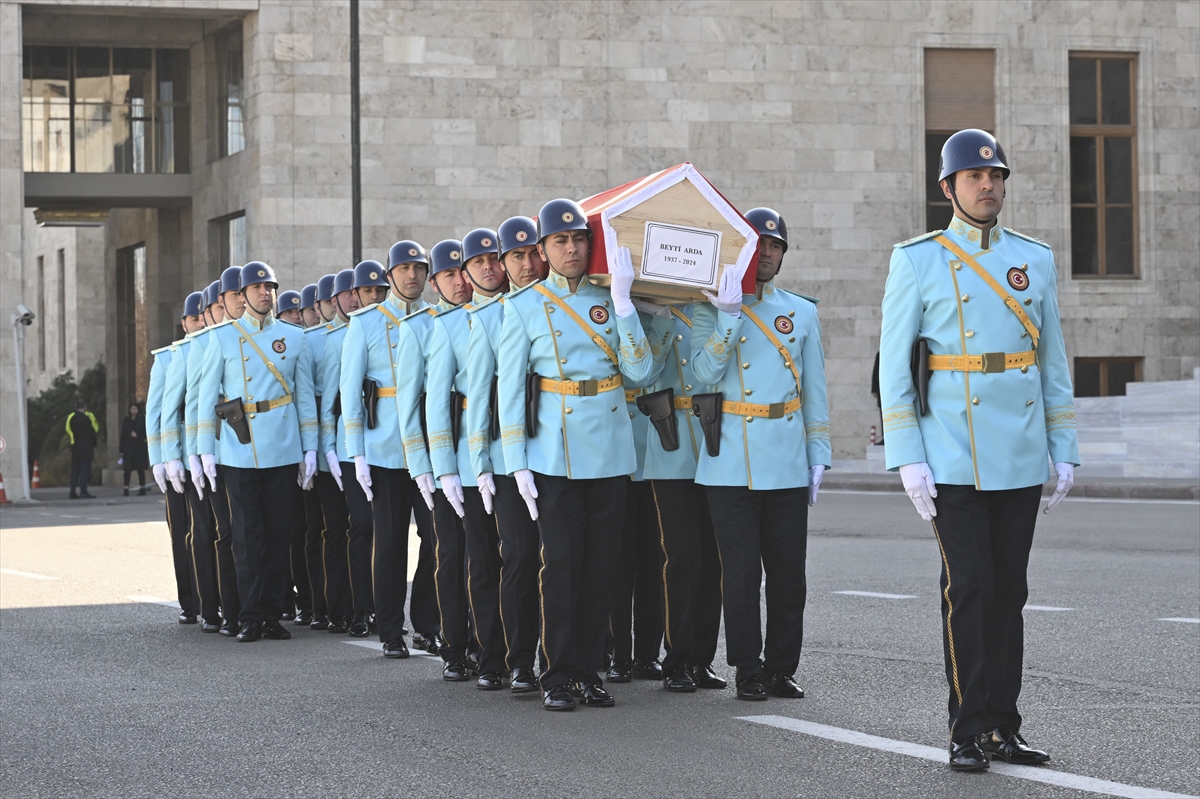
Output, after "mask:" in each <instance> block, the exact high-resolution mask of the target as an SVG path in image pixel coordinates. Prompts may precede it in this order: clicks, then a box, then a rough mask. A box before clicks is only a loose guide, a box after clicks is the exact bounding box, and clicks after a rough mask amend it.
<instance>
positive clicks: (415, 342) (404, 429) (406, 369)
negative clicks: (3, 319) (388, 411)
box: [396, 300, 458, 487]
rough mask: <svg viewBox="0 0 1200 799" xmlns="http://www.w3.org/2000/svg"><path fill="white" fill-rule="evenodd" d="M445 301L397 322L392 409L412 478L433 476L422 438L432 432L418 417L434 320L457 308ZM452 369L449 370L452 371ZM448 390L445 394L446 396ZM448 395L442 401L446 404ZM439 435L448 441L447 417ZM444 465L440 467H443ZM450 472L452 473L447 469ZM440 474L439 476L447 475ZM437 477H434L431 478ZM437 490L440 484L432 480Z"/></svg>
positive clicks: (422, 409)
mask: <svg viewBox="0 0 1200 799" xmlns="http://www.w3.org/2000/svg"><path fill="white" fill-rule="evenodd" d="M457 307H458V306H457V305H451V304H450V303H448V302H446V301H445V300H441V301H440V302H438V304H437V305H436V306H425V307H424V308H422V309H420V310H418V311H417V312H416V313H412V314H409V315H408V316H406V317H405V318H404V319H402V320H401V325H400V329H399V331H398V333H399V335H398V341H399V344H398V345H397V349H398V350H399V353H400V356H399V361H398V364H399V365H398V366H397V372H398V373H399V374H401V375H404V378H403V379H402V380H401V381H400V388H399V390H398V391H397V393H396V406H397V408H398V409H399V413H400V435H401V439H402V441H403V445H404V457H405V459H406V461H407V462H408V470H409V473H410V474H412V475H419V474H430V473H433V471H434V469H433V462H432V460H431V459H430V456H429V448H428V446H427V445H426V440H425V439H426V435H427V434H428V435H429V436H430V437H432V433H433V430H432V429H431V428H430V427H429V425H430V424H432V422H431V421H430V420H428V419H426V423H425V428H424V429H422V427H421V417H422V416H423V415H424V414H425V413H427V406H428V399H427V397H426V396H425V395H426V392H427V389H426V381H427V378H428V374H427V371H428V366H429V364H430V363H431V360H430V355H429V348H430V345H431V342H432V339H433V323H434V320H435V319H436V318H437V317H438V316H439V315H441V314H443V313H448V312H450V311H453V310H455V309H456V308H457ZM452 368H453V367H452ZM449 390H450V389H449V388H448V387H447V388H446V391H447V392H449ZM449 400H450V397H449V393H447V394H446V401H447V402H449ZM443 424H444V425H445V429H444V431H443V435H445V436H446V437H447V440H448V438H449V435H450V433H449V430H450V427H449V424H450V422H449V416H446V417H445V421H444V423H443ZM443 465H444V464H443ZM451 471H454V470H453V469H451ZM449 473H450V472H442V473H440V474H449ZM436 476H438V475H436V474H435V477H436ZM434 482H435V484H436V485H437V486H438V487H441V481H440V480H435V481H434Z"/></svg>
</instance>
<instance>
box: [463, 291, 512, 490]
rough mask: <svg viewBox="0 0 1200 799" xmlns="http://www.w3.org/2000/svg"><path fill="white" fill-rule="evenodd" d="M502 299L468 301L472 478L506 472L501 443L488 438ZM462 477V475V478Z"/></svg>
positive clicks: (466, 416)
mask: <svg viewBox="0 0 1200 799" xmlns="http://www.w3.org/2000/svg"><path fill="white" fill-rule="evenodd" d="M504 302H505V300H504V298H503V297H497V298H492V297H485V296H483V295H482V294H476V295H475V298H474V299H473V300H472V301H471V305H472V306H473V307H472V308H471V310H470V311H468V313H469V314H470V315H471V335H470V337H469V338H468V339H467V410H466V412H465V413H463V427H464V428H465V429H466V431H467V448H468V449H469V450H470V452H469V454H470V460H471V474H472V475H473V476H474V477H475V479H476V480H478V479H479V475H481V474H483V473H484V472H491V473H494V474H508V472H507V471H506V470H505V468H504V444H503V443H501V439H500V438H499V437H497V438H496V440H495V441H493V440H492V437H491V430H490V426H491V420H492V413H491V401H492V380H493V379H494V378H495V377H496V348H497V347H498V346H499V345H500V328H501V326H502V325H503V324H504ZM463 479H464V480H465V479H466V478H465V477H464V478H463Z"/></svg>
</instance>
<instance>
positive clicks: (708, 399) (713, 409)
mask: <svg viewBox="0 0 1200 799" xmlns="http://www.w3.org/2000/svg"><path fill="white" fill-rule="evenodd" d="M724 398H725V395H724V394H722V393H721V392H720V391H718V392H716V393H714V394H693V395H692V412H693V413H694V414H696V416H698V417H700V429H701V430H703V431H704V445H705V447H707V448H708V455H709V457H712V458H715V457H717V456H718V455H720V454H721V403H722V401H723V400H724Z"/></svg>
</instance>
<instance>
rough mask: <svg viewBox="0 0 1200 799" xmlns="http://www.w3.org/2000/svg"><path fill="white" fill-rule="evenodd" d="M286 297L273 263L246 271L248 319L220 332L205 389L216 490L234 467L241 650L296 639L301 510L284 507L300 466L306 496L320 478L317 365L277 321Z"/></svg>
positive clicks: (205, 432) (206, 439)
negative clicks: (293, 571) (296, 545)
mask: <svg viewBox="0 0 1200 799" xmlns="http://www.w3.org/2000/svg"><path fill="white" fill-rule="evenodd" d="M277 287H278V281H276V279H275V273H274V271H273V270H272V269H271V267H269V266H267V265H266V264H265V263H262V262H261V261H251V262H250V263H248V264H246V265H245V266H244V267H242V276H241V293H242V296H243V297H244V299H245V311H246V313H245V316H244V317H243V318H242V319H240V320H232V321H230V322H229V323H228V324H225V325H221V326H219V327H217V328H216V329H215V330H214V331H213V334H212V337H211V340H210V341H209V344H208V346H207V347H206V348H205V353H204V369H203V372H202V374H201V379H200V391H199V423H198V425H197V449H198V450H199V451H200V457H201V462H202V464H203V467H204V472H205V474H206V475H207V476H208V477H209V480H210V485H211V486H212V487H215V484H216V460H217V459H216V458H215V457H214V453H217V452H219V453H220V462H221V464H222V466H223V467H224V468H223V472H224V477H225V485H226V489H227V491H228V493H229V504H230V509H231V512H232V520H233V545H234V554H235V561H236V565H237V573H238V593H239V595H240V598H241V600H242V609H241V616H240V617H239V620H240V621H241V629H240V630H239V632H238V636H237V637H238V640H239V641H257V640H258V639H260V638H262V637H263V636H266V637H267V638H276V639H286V638H290V637H291V634H290V633H289V632H288V631H287V630H285V629H284V628H283V626H282V625H280V624H279V618H280V614H281V613H282V612H283V610H284V609H283V608H282V607H281V606H280V602H281V600H282V599H283V597H284V594H285V590H286V587H287V571H288V569H287V551H288V550H287V548H288V541H289V536H290V534H291V531H292V530H293V529H295V527H296V526H297V525H298V524H299V520H298V519H297V518H296V515H297V511H298V507H296V505H295V503H292V502H288V501H284V502H280V501H279V500H280V498H281V497H284V498H287V497H288V496H289V494H290V492H291V490H292V489H293V488H294V486H295V482H296V479H297V465H299V469H300V479H301V481H302V482H303V483H304V487H305V488H309V487H311V484H312V480H313V476H314V475H315V474H316V471H317V460H316V457H317V454H316V450H317V435H318V430H317V405H316V399H315V395H314V392H313V383H312V363H311V358H312V356H311V354H310V353H309V350H308V344H307V342H306V341H305V340H304V334H303V332H302V331H301V330H299V329H298V328H296V327H294V326H293V325H289V324H286V323H281V322H279V321H278V320H276V319H275V314H274V306H275V302H274V300H275V296H274V295H275V290H276V288H277ZM222 396H224V397H226V399H225V400H224V401H222V399H221V397H222ZM221 422H223V424H222V425H221V427H222V435H221V438H220V440H217V438H216V433H217V425H218V423H221Z"/></svg>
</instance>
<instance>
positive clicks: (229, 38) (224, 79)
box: [216, 23, 246, 158]
mask: <svg viewBox="0 0 1200 799" xmlns="http://www.w3.org/2000/svg"><path fill="white" fill-rule="evenodd" d="M245 47H246V43H245V39H244V37H243V34H242V27H241V23H238V24H237V25H235V26H233V27H231V28H229V29H228V30H226V31H223V32H222V33H221V34H219V35H218V37H217V40H216V61H217V63H216V67H217V75H216V82H217V92H216V101H217V113H216V118H217V157H218V158H227V157H229V156H231V155H235V154H237V153H240V152H241V151H242V150H245V149H246V56H245ZM235 54H236V60H237V70H236V71H237V87H238V96H237V98H231V96H230V91H229V86H230V83H229V81H230V72H231V67H232V65H233V62H232V61H231V60H230V59H231V57H233V56H234V55H235ZM234 109H236V111H237V126H238V132H237V134H236V137H234V134H233V133H232V130H231V128H232V125H231V119H230V116H231V112H232V111H233V110H234ZM231 137H234V139H235V140H231Z"/></svg>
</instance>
